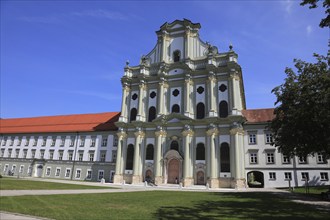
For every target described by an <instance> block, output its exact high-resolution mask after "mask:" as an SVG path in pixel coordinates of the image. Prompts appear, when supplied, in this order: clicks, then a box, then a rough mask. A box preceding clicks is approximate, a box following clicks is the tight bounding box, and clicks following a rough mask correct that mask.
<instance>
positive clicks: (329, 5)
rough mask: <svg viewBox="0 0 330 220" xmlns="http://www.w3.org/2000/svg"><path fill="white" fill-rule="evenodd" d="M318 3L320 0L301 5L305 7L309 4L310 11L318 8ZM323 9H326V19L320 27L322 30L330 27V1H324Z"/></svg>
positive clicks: (310, 0)
mask: <svg viewBox="0 0 330 220" xmlns="http://www.w3.org/2000/svg"><path fill="white" fill-rule="evenodd" d="M318 1H319V0H303V1H302V2H301V3H300V5H302V6H304V5H307V4H308V5H309V8H310V9H312V8H317V3H318ZM323 7H324V8H326V9H325V14H326V17H325V18H323V19H322V20H321V22H320V27H321V28H324V27H330V0H324V1H323Z"/></svg>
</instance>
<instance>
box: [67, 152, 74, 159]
mask: <svg viewBox="0 0 330 220" xmlns="http://www.w3.org/2000/svg"><path fill="white" fill-rule="evenodd" d="M72 158H73V151H69V153H68V160H72Z"/></svg>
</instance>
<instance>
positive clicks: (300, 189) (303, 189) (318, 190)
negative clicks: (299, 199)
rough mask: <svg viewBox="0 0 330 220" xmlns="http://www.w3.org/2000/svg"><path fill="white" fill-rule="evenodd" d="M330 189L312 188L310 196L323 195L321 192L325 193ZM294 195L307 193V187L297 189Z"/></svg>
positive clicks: (327, 187) (323, 187) (322, 187)
mask: <svg viewBox="0 0 330 220" xmlns="http://www.w3.org/2000/svg"><path fill="white" fill-rule="evenodd" d="M328 189H329V186H310V187H309V194H315V195H321V192H325V191H327V190H328ZM293 192H294V193H306V188H305V187H296V188H294V190H293Z"/></svg>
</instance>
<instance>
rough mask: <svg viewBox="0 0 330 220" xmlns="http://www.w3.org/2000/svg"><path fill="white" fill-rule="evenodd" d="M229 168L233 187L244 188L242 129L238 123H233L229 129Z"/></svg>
mask: <svg viewBox="0 0 330 220" xmlns="http://www.w3.org/2000/svg"><path fill="white" fill-rule="evenodd" d="M230 137H231V143H230V166H231V167H230V169H231V176H232V178H233V182H232V184H231V185H232V187H233V188H244V187H245V186H246V179H245V169H244V163H245V162H244V145H243V144H244V143H243V141H244V140H243V138H244V131H243V128H242V126H241V125H240V124H234V125H233V126H232V128H231V130H230ZM232 165H233V166H232Z"/></svg>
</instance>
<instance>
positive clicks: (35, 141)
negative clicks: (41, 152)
mask: <svg viewBox="0 0 330 220" xmlns="http://www.w3.org/2000/svg"><path fill="white" fill-rule="evenodd" d="M37 144H38V139H37V138H36V137H34V138H33V146H37Z"/></svg>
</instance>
